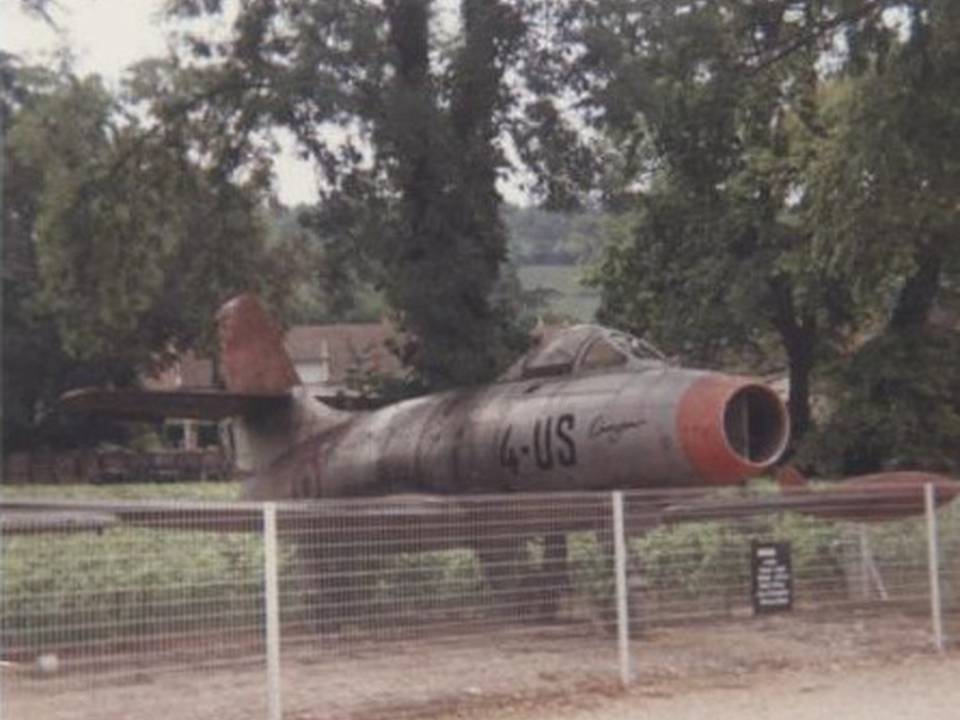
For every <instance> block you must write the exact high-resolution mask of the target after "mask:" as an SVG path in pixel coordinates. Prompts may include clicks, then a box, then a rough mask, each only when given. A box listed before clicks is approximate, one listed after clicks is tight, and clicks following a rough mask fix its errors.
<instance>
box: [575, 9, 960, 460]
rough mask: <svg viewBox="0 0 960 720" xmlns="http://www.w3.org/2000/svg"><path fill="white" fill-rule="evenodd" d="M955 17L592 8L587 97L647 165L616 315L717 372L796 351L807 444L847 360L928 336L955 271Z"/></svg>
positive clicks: (793, 402) (614, 275)
mask: <svg viewBox="0 0 960 720" xmlns="http://www.w3.org/2000/svg"><path fill="white" fill-rule="evenodd" d="M956 16H957V9H956V8H955V6H953V5H951V4H950V3H948V2H946V3H945V2H935V1H931V2H921V3H909V4H907V3H899V2H894V1H891V2H879V1H878V2H862V3H851V2H803V3H765V4H745V3H708V4H702V5H700V4H693V5H690V4H689V3H677V2H670V1H669V0H662V1H661V2H654V3H635V2H629V1H627V0H623V1H621V0H610V2H607V3H598V4H594V5H591V6H588V8H587V9H586V10H584V11H582V13H581V15H580V17H579V19H578V21H577V22H579V26H578V29H579V31H580V36H581V37H582V38H583V40H582V42H583V47H584V52H583V57H582V60H581V67H582V69H581V74H582V76H583V77H584V78H586V79H585V80H584V81H583V84H584V86H585V87H589V88H591V91H590V94H589V95H588V101H589V102H591V103H593V105H594V106H595V107H597V108H598V109H599V112H600V117H601V123H602V126H603V128H604V130H605V132H606V133H607V134H609V135H610V136H611V137H615V138H617V139H619V140H620V142H621V144H622V146H623V147H624V148H625V150H626V152H627V153H630V154H631V155H630V156H629V157H627V158H626V159H624V160H623V161H622V162H621V163H620V164H619V166H620V167H623V168H635V170H636V171H635V172H633V173H628V174H627V175H626V177H625V178H624V183H623V185H622V187H624V188H625V193H624V195H625V196H626V197H627V198H629V197H630V195H631V194H633V197H634V200H633V201H629V200H628V202H627V203H626V205H627V206H628V207H630V206H631V205H632V208H633V213H634V214H633V218H632V219H629V220H625V221H624V222H625V223H629V225H631V226H632V230H631V229H625V230H621V233H620V236H619V238H620V239H619V241H618V242H616V243H615V244H614V246H613V247H612V248H611V249H610V250H609V251H608V253H607V255H606V257H605V259H604V261H603V263H602V264H601V266H600V269H599V273H598V282H599V283H600V285H601V287H602V288H603V289H604V292H605V298H606V299H605V304H604V309H603V311H604V314H605V317H606V318H608V319H613V320H615V321H619V322H621V323H623V324H628V325H632V326H633V327H634V329H636V330H639V331H648V332H652V333H654V334H655V335H657V336H658V339H660V340H661V341H664V340H665V344H666V345H667V346H668V347H670V348H672V349H673V350H674V351H679V352H681V353H683V354H685V355H687V356H688V357H690V356H692V357H697V358H698V359H700V360H702V361H703V360H705V361H713V362H718V361H719V362H722V361H724V360H726V361H727V362H729V360H730V358H731V353H732V354H733V357H734V358H739V357H740V356H741V354H742V353H743V352H747V351H749V352H753V353H755V356H754V357H755V359H754V361H753V363H752V364H756V362H757V359H756V358H759V359H761V360H762V359H764V358H766V359H767V362H768V363H769V362H770V361H771V359H772V360H773V361H774V362H775V361H776V358H777V357H778V356H780V355H781V353H782V356H783V357H784V358H785V359H786V360H787V362H788V364H789V368H790V382H791V396H790V410H791V417H792V421H793V425H794V433H795V436H802V435H803V433H804V432H805V431H806V430H807V429H808V428H809V426H810V422H811V417H810V410H809V391H810V385H811V383H810V380H811V377H812V375H811V374H812V372H813V370H814V368H815V367H816V364H817V363H818V362H821V361H823V360H825V359H826V357H828V356H829V355H830V353H831V352H832V353H833V356H834V357H836V353H837V352H840V353H842V352H848V351H849V348H850V347H851V345H853V344H855V343H856V342H858V341H860V342H862V337H863V335H864V334H865V333H866V334H867V335H868V336H869V335H870V334H875V333H876V332H877V331H878V329H879V328H882V327H887V328H889V329H890V330H896V331H897V332H902V331H903V330H904V329H907V328H910V329H911V330H910V335H909V337H908V335H903V336H901V337H900V338H899V340H896V342H895V344H902V345H904V346H908V345H910V344H911V343H916V342H917V341H918V338H919V336H918V334H917V333H916V332H914V331H915V330H916V329H917V328H918V327H920V326H922V324H923V322H924V321H925V319H926V318H927V316H928V315H929V313H930V310H931V308H933V307H934V304H935V302H936V299H937V298H938V297H941V296H942V294H943V288H944V287H945V286H949V284H950V282H951V281H950V280H949V279H948V277H947V276H948V275H949V274H951V273H952V272H954V271H953V270H950V269H949V268H955V267H956V261H955V260H954V259H953V258H954V257H955V254H954V253H955V250H954V248H955V247H956V243H954V242H952V237H954V236H955V229H954V224H955V222H956V217H957V215H956V211H955V209H954V205H952V204H951V202H952V201H951V200H950V198H951V197H955V196H956V180H955V165H956V158H957V157H958V154H957V147H956V145H955V141H954V140H953V137H954V136H955V133H952V132H951V131H950V126H951V121H950V120H949V118H951V117H953V118H955V117H956V109H955V103H956V98H957V97H958V95H957V91H956V87H955V84H956V79H955V78H954V77H953V70H952V68H955V67H956V66H957V62H956V60H957V58H956V57H955V56H954V54H955V49H954V48H955V43H953V41H952V38H955V37H956V31H957V25H956ZM841 37H842V38H843V39H844V42H845V48H843V49H838V47H839V46H838V38H841ZM948 75H950V76H949V77H948ZM631 183H632V186H631ZM858 339H859V340H858ZM929 340H930V343H932V344H930V345H929V346H930V347H941V346H943V342H941V341H939V340H937V339H936V338H930V339H929ZM924 342H926V340H925V341H924ZM948 345H949V343H948ZM877 347H882V348H886V350H884V351H883V352H888V351H889V346H887V345H886V344H885V343H876V344H871V345H870V346H869V347H867V348H864V352H867V353H870V352H873V351H874V350H875V349H876V348H877ZM935 356H936V353H928V352H919V353H918V354H917V356H916V357H917V358H926V359H927V360H929V359H931V358H933V357H935ZM854 365H855V366H856V367H857V368H858V369H863V368H875V367H878V365H877V363H875V362H872V361H869V360H866V359H865V360H864V361H863V362H862V363H857V362H855V363H854ZM821 367H827V365H821ZM878 372H879V371H878ZM884 376H885V375H884V373H883V372H881V373H880V375H878V378H882V377H884ZM886 376H889V375H888V374H887V375H886ZM844 377H845V378H846V380H847V382H850V381H852V379H851V378H850V377H849V376H844ZM860 380H864V379H862V378H860V379H859V380H858V381H860ZM866 384H867V385H870V383H869V382H866ZM880 384H881V385H883V383H882V382H881V383H880ZM948 385H949V383H948ZM887 386H888V387H889V386H890V384H889V383H887ZM867 395H869V393H867ZM934 395H935V396H937V397H947V396H946V395H943V394H942V393H934ZM862 396H863V394H861V397H862ZM874 400H876V398H874ZM950 402H952V401H950ZM914 405H915V406H916V407H918V408H919V407H923V406H925V405H924V403H923V402H919V401H918V402H917V403H914ZM888 407H890V406H889V405H888ZM915 417H918V416H915ZM891 421H892V422H895V420H891ZM948 424H949V423H948ZM918 426H920V425H918ZM888 451H889V452H895V451H894V450H893V448H892V446H891V447H888ZM874 464H875V463H874ZM860 467H863V465H862V464H861V466H860Z"/></svg>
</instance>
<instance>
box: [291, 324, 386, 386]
mask: <svg viewBox="0 0 960 720" xmlns="http://www.w3.org/2000/svg"><path fill="white" fill-rule="evenodd" d="M396 336H397V334H396V332H395V330H394V329H393V328H392V327H391V326H390V325H388V324H386V323H376V324H373V323H371V324H344V325H301V326H298V327H293V328H290V331H289V332H288V333H287V336H286V340H285V344H286V346H287V352H289V353H290V357H291V358H292V359H293V362H294V364H300V363H313V362H316V363H322V362H325V361H326V362H328V363H329V371H330V377H329V380H328V382H330V383H343V382H344V381H345V380H346V379H347V375H348V374H349V372H350V371H358V370H360V371H369V372H374V373H377V374H383V375H399V374H400V373H402V372H403V366H402V365H401V364H400V360H399V359H398V358H397V356H396V355H394V354H393V352H391V351H390V349H389V347H388V346H387V343H388V342H389V340H390V339H391V338H396Z"/></svg>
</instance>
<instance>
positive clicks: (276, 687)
mask: <svg viewBox="0 0 960 720" xmlns="http://www.w3.org/2000/svg"><path fill="white" fill-rule="evenodd" d="M263 593H264V615H265V620H266V623H265V627H266V644H267V718H268V720H282V717H283V701H282V698H281V695H280V591H279V581H278V573H277V506H276V504H275V503H264V505H263Z"/></svg>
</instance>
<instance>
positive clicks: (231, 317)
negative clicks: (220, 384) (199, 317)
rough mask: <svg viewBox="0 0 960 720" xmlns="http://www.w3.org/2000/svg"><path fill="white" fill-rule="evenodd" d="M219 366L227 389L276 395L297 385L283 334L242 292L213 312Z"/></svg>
mask: <svg viewBox="0 0 960 720" xmlns="http://www.w3.org/2000/svg"><path fill="white" fill-rule="evenodd" d="M217 330H218V333H219V337H220V365H221V369H222V371H223V377H224V380H225V382H226V385H227V390H229V391H230V392H236V393H248V394H256V395H279V394H283V393H286V392H287V391H289V390H290V388H291V387H293V386H295V385H299V384H300V378H299V377H298V376H297V371H296V369H295V368H294V366H293V362H292V361H291V360H290V356H289V355H288V354H287V350H286V348H285V347H284V346H283V332H282V331H281V330H280V326H279V325H278V324H277V322H276V321H275V320H274V319H273V318H271V317H270V316H269V315H268V314H267V312H266V311H265V310H264V309H263V306H262V305H261V304H260V301H259V300H258V299H257V296H256V295H253V294H251V293H245V294H243V295H239V296H237V297H235V298H233V299H232V300H230V301H228V302H227V303H226V304H225V305H224V306H223V307H222V308H220V312H218V313H217Z"/></svg>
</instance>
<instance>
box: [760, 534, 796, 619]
mask: <svg viewBox="0 0 960 720" xmlns="http://www.w3.org/2000/svg"><path fill="white" fill-rule="evenodd" d="M750 577H751V579H752V583H751V584H752V588H751V596H752V599H753V612H754V614H755V615H760V614H763V613H772V612H781V611H784V610H789V609H790V608H792V607H793V571H792V568H791V566H790V543H788V542H757V541H756V540H754V541H753V543H752V544H751V546H750Z"/></svg>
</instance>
